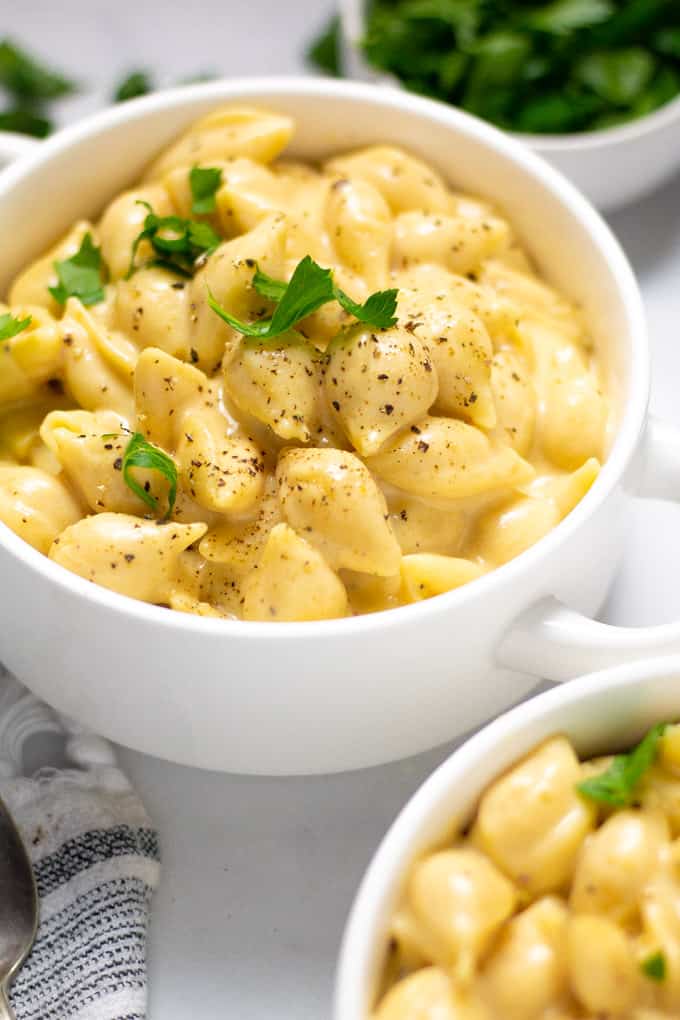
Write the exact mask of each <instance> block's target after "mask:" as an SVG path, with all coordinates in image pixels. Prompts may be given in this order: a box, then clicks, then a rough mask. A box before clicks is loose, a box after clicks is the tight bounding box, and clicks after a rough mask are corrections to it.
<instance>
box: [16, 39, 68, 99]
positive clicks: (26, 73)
mask: <svg viewBox="0 0 680 1020" xmlns="http://www.w3.org/2000/svg"><path fill="white" fill-rule="evenodd" d="M0 85H2V86H3V87H4V88H5V89H7V91H8V92H11V94H12V95H13V96H15V97H16V98H17V99H24V100H45V99H58V98H60V97H61V96H67V95H69V94H70V93H72V92H75V90H76V86H75V83H74V82H72V81H71V80H70V79H69V78H66V77H65V76H64V75H62V74H59V72H58V71H53V70H51V69H50V68H48V67H45V66H44V65H42V64H40V63H38V61H36V60H34V59H33V57H30V56H29V55H28V53H26V51H25V50H22V49H20V48H19V47H18V46H17V45H16V44H15V43H13V42H12V41H11V40H10V39H4V40H3V41H2V42H0Z"/></svg>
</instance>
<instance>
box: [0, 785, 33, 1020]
mask: <svg viewBox="0 0 680 1020" xmlns="http://www.w3.org/2000/svg"><path fill="white" fill-rule="evenodd" d="M37 930H38V890H37V888H36V884H35V877H34V875H33V868H32V867H31V862H30V860H29V857H28V854H27V853H26V848H25V847H24V844H23V843H22V841H21V836H20V835H19V832H18V830H17V827H16V825H15V824H14V821H13V819H12V816H11V815H10V813H9V811H8V810H7V808H6V806H5V804H4V803H3V801H2V800H1V799H0V1020H16V1018H15V1016H14V1012H13V1010H12V1009H11V1007H10V1005H9V1001H8V997H7V994H8V991H9V986H10V984H11V982H12V981H13V979H14V977H15V975H16V973H17V971H18V970H19V968H20V967H21V965H22V963H23V962H24V960H25V959H26V957H27V956H28V954H29V952H30V951H31V946H32V945H33V943H34V941H35V936H36V933H37Z"/></svg>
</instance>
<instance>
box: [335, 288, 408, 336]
mask: <svg viewBox="0 0 680 1020" xmlns="http://www.w3.org/2000/svg"><path fill="white" fill-rule="evenodd" d="M333 290H334V293H335V300H336V301H339V302H340V304H341V305H342V307H343V308H344V309H345V311H346V312H349V313H350V315H353V316H354V318H355V319H359V321H360V322H367V323H369V325H371V326H380V327H381V328H384V329H386V328H387V327H389V326H394V324H395V323H396V321H397V318H396V315H395V314H394V313H395V311H396V309H397V294H398V291H397V289H396V288H393V289H391V290H377V291H376V292H375V294H371V296H370V297H369V298H367V299H366V301H364V303H363V305H358V304H357V303H356V301H352V299H351V298H350V297H348V296H347V294H345V292H344V291H343V290H340V288H339V287H334V288H333Z"/></svg>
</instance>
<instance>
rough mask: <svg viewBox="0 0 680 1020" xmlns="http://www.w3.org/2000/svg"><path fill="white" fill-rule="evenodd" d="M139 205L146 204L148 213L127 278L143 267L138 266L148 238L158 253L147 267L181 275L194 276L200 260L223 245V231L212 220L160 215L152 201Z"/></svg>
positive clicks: (134, 243)
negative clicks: (216, 230)
mask: <svg viewBox="0 0 680 1020" xmlns="http://www.w3.org/2000/svg"><path fill="white" fill-rule="evenodd" d="M138 204H139V205H143V206H145V207H146V208H147V210H148V214H147V216H146V218H145V220H144V226H143V229H142V230H141V232H140V233H139V234H138V235H137V237H136V238H135V240H134V241H133V242H132V253H131V255H130V266H129V268H128V271H127V274H126V277H125V278H126V279H127V280H129V279H130V277H131V276H132V274H133V273H134V272H135V270H137V269H140V268H142V267H141V266H137V265H135V259H136V257H137V250H138V248H139V246H140V244H141V243H142V241H148V242H149V243H150V245H151V247H152V249H153V251H154V253H155V254H154V257H153V258H152V259H151V260H150V261H148V262H146V263H144V265H145V266H146V265H155V266H163V267H164V268H165V269H169V270H171V271H172V272H174V273H179V274H180V276H192V275H193V273H194V271H195V270H196V268H197V265H196V263H197V261H198V260H199V259H201V258H204V257H205V256H207V255H210V254H211V253H212V252H214V251H215V249H216V248H217V246H218V245H219V244H220V241H221V238H220V236H219V234H216V233H215V231H214V230H213V228H212V227H211V226H210V224H208V223H200V222H198V221H197V220H185V219H183V218H182V217H181V216H157V215H156V213H155V212H154V211H153V209H152V208H151V206H150V205H149V203H148V202H138Z"/></svg>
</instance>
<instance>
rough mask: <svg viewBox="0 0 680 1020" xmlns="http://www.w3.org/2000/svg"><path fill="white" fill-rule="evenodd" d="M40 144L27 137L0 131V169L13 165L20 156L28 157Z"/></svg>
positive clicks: (35, 139)
mask: <svg viewBox="0 0 680 1020" xmlns="http://www.w3.org/2000/svg"><path fill="white" fill-rule="evenodd" d="M39 145H40V142H39V141H38V140H37V138H29V137H28V135H18V134H15V132H13V131H0V169H1V168H2V167H4V166H8V165H9V164H10V163H13V162H14V160H15V159H20V158H21V157H22V156H30V155H31V153H33V152H35V151H36V149H37V148H38V146H39Z"/></svg>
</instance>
